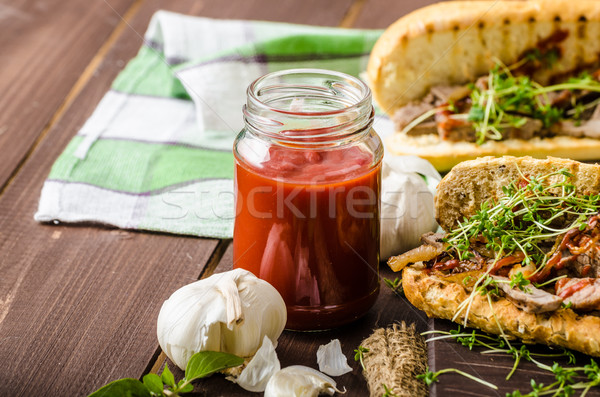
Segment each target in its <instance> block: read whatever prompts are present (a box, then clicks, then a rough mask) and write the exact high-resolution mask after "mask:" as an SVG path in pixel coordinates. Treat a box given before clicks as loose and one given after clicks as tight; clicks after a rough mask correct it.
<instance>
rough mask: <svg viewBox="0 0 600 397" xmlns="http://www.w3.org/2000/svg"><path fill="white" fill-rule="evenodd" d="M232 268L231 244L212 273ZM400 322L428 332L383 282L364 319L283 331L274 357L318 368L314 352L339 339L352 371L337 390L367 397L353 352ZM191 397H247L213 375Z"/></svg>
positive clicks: (385, 273)
mask: <svg viewBox="0 0 600 397" xmlns="http://www.w3.org/2000/svg"><path fill="white" fill-rule="evenodd" d="M232 267H233V253H232V245H229V247H228V249H227V251H226V252H225V254H224V255H223V258H222V260H221V261H220V263H219V265H218V266H217V267H216V269H215V273H220V272H224V271H227V270H231V269H232ZM396 276H397V275H395V274H394V273H393V272H392V271H391V270H389V268H388V267H387V265H385V264H382V266H381V269H380V278H381V279H383V278H384V277H387V278H391V279H394V278H395V277H396ZM402 321H404V322H406V323H407V324H413V323H414V324H415V325H416V328H417V330H418V331H419V332H423V331H425V330H427V329H429V326H428V323H429V321H430V320H428V319H427V317H426V316H425V314H424V313H423V312H421V311H419V310H417V309H415V308H414V307H413V306H412V305H410V304H409V303H408V302H407V301H406V299H404V298H402V297H399V296H397V295H395V294H394V292H393V291H392V290H391V289H390V288H388V287H387V286H385V285H384V283H383V282H382V283H381V290H380V295H379V298H378V299H377V302H376V303H375V306H373V308H372V309H371V310H370V311H369V312H368V313H367V315H365V316H364V317H363V318H361V319H359V320H357V321H355V322H354V323H352V324H349V325H346V326H344V327H341V328H337V329H334V330H329V331H323V332H296V331H284V332H283V334H282V335H281V336H280V337H279V340H278V346H277V356H278V358H279V361H280V362H281V367H282V368H284V367H287V366H290V365H305V366H307V367H311V368H315V369H317V368H318V366H317V350H318V348H319V346H320V345H324V344H327V343H329V342H330V341H331V340H332V339H340V341H341V344H342V352H343V353H344V355H345V356H346V357H347V358H348V365H350V367H352V372H349V373H347V374H345V375H342V376H337V377H335V381H336V382H337V384H338V387H339V388H340V389H344V388H345V389H346V390H347V392H346V394H344V396H357V397H358V396H368V395H369V391H368V389H367V382H366V381H365V378H364V377H363V375H362V369H361V367H360V364H359V363H358V362H356V361H354V360H353V357H354V349H356V348H357V347H358V346H359V345H360V344H361V342H362V341H363V340H364V339H365V338H367V337H368V336H369V335H371V333H372V332H373V330H374V329H377V328H381V327H388V326H391V325H392V324H393V323H395V322H402ZM164 359H165V357H164V356H162V357H159V360H163V361H164ZM167 362H168V365H169V368H170V369H173V373H174V374H175V377H176V378H177V377H182V376H183V371H181V370H179V369H177V368H176V367H175V364H173V363H172V362H171V361H170V360H167ZM161 364H162V363H161ZM161 367H162V365H161ZM193 395H194V396H206V397H208V396H223V397H225V396H232V397H236V396H247V395H249V393H248V392H246V391H245V390H243V389H241V388H240V387H239V386H237V385H235V384H233V383H231V382H229V381H227V380H225V378H224V377H223V376H221V375H214V376H212V377H211V378H208V379H205V380H203V381H202V382H198V383H197V384H196V387H195V389H194V394H193Z"/></svg>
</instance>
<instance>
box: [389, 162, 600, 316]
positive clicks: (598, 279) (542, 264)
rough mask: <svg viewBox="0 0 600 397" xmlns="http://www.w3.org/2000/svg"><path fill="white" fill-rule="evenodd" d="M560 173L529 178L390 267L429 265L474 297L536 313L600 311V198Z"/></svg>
mask: <svg viewBox="0 0 600 397" xmlns="http://www.w3.org/2000/svg"><path fill="white" fill-rule="evenodd" d="M570 177H572V175H571V174H570V173H569V172H568V171H567V170H559V171H556V172H553V173H549V174H547V175H544V176H528V175H522V177H521V179H520V180H517V181H513V182H512V183H511V184H510V185H509V186H506V187H504V188H503V192H504V196H503V197H501V198H500V199H499V200H498V201H497V202H486V203H484V204H483V205H482V206H481V209H480V210H479V211H477V213H476V214H475V215H474V216H473V217H471V218H470V219H465V220H464V221H463V222H461V223H459V225H458V227H457V228H455V229H454V230H452V231H450V232H449V233H447V234H440V233H437V234H433V233H431V234H427V235H424V236H423V237H422V241H423V245H422V246H421V247H419V248H416V249H414V250H412V251H409V252H407V253H405V254H403V255H400V256H398V257H395V258H391V260H390V262H389V264H390V267H392V269H393V270H395V271H398V270H400V269H401V268H402V267H404V266H406V265H407V264H409V263H415V262H418V261H419V262H422V264H423V266H424V271H425V272H427V273H428V274H431V275H436V276H438V277H440V278H442V279H445V280H448V281H450V282H458V283H461V284H462V285H463V286H464V287H465V289H466V290H468V291H471V293H491V294H493V295H497V296H504V297H506V298H507V299H508V300H510V301H511V302H512V303H514V304H515V305H516V306H518V307H520V308H522V309H523V310H524V311H526V312H530V313H543V312H553V311H556V310H558V309H560V308H564V307H568V308H570V309H572V310H574V311H577V312H587V313H590V312H591V313H592V314H598V313H600V214H599V211H600V195H583V196H582V195H576V194H575V188H574V186H573V185H571V184H569V183H568V182H567V181H568V179H569V178H570Z"/></svg>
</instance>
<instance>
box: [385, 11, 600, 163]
mask: <svg viewBox="0 0 600 397" xmlns="http://www.w3.org/2000/svg"><path fill="white" fill-rule="evenodd" d="M599 3H600V1H599ZM387 148H388V149H389V150H390V153H392V154H397V155H408V154H410V155H415V156H419V157H421V158H424V159H426V160H428V161H429V162H430V163H431V164H433V166H434V167H435V168H436V169H437V170H438V171H440V172H445V171H449V170H450V169H451V168H452V167H454V166H455V165H457V164H459V163H460V162H462V161H466V160H472V159H475V158H477V157H483V156H503V155H507V156H517V157H519V156H532V157H535V158H539V159H543V158H546V157H548V156H554V157H564V158H571V159H575V160H582V161H589V160H598V159H600V139H591V138H571V137H566V136H558V137H554V138H544V139H540V138H533V139H530V140H527V141H525V140H521V139H508V140H505V141H487V142H485V143H484V144H482V145H477V144H475V143H471V142H448V141H441V140H440V138H439V137H438V136H437V135H423V136H418V137H412V136H407V135H406V134H400V133H396V134H392V135H391V136H389V137H388V141H387Z"/></svg>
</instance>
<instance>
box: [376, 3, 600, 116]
mask: <svg viewBox="0 0 600 397" xmlns="http://www.w3.org/2000/svg"><path fill="white" fill-rule="evenodd" d="M559 29H560V30H566V31H568V32H569V33H568V36H567V38H566V39H565V40H564V41H562V42H561V48H562V50H563V54H562V56H561V57H560V59H559V60H558V61H557V63H556V64H555V65H554V67H553V68H552V70H551V71H549V70H545V71H544V70H542V71H539V72H536V74H535V75H534V76H533V78H534V80H536V81H538V82H540V83H542V84H545V83H546V82H547V80H548V78H549V77H550V76H551V75H553V74H555V73H563V72H567V71H571V70H577V69H578V68H580V67H581V65H584V64H591V63H594V62H597V61H598V53H600V40H597V38H598V37H600V1H594V0H577V1H573V0H538V1H526V2H503V1H476V2H473V1H448V2H442V3H437V4H433V5H431V6H428V7H425V8H421V9H419V10H417V11H414V12H412V13H410V14H408V15H406V16H404V17H403V18H401V19H399V20H398V21H396V22H395V23H394V24H392V25H391V26H390V27H389V28H388V29H387V30H386V31H385V32H384V33H383V35H382V36H381V37H380V39H379V40H378V41H377V43H376V44H375V47H374V48H373V51H372V52H371V57H370V59H369V65H368V68H367V73H368V77H369V80H370V83H371V86H372V90H373V96H374V98H375V100H376V101H377V103H378V104H379V106H380V107H381V108H382V109H383V110H384V111H385V112H386V113H388V114H393V113H394V112H395V111H396V110H397V109H398V108H399V107H401V106H403V105H405V104H406V103H408V102H410V101H412V100H415V99H419V98H421V97H423V96H424V95H425V94H426V93H427V91H428V90H429V89H430V88H431V87H432V86H434V85H449V84H463V83H467V82H471V81H473V80H474V79H475V78H477V77H479V76H481V75H484V74H487V72H488V70H489V69H490V68H491V67H492V66H493V64H494V58H496V59H499V60H500V61H502V62H503V63H504V64H506V65H510V64H512V63H514V62H515V61H516V60H517V58H518V57H519V56H520V55H522V53H523V52H524V51H526V50H528V49H531V48H535V46H536V44H537V43H538V42H539V40H543V39H545V38H547V37H549V36H550V35H551V34H552V33H553V32H555V31H556V30H559Z"/></svg>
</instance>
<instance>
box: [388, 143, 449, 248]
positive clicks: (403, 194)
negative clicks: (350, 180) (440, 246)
mask: <svg viewBox="0 0 600 397" xmlns="http://www.w3.org/2000/svg"><path fill="white" fill-rule="evenodd" d="M381 174H382V175H381V176H382V178H381V245H380V250H379V251H380V255H381V259H382V260H384V259H387V258H389V257H390V256H392V255H397V254H400V253H402V252H404V251H407V250H409V249H411V248H414V247H416V246H417V245H419V243H420V238H421V235H422V234H424V233H427V232H430V231H435V230H437V228H438V225H437V222H436V221H435V214H434V206H433V196H434V193H435V187H436V186H437V183H438V182H439V181H440V179H441V177H440V174H439V173H438V172H437V171H436V170H435V168H434V167H433V165H431V163H429V162H428V161H427V160H424V159H422V158H419V157H416V156H388V155H386V156H385V157H384V158H383V169H382V173H381ZM423 176H424V177H425V178H426V180H425V179H424V178H423Z"/></svg>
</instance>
